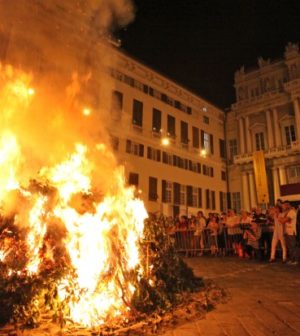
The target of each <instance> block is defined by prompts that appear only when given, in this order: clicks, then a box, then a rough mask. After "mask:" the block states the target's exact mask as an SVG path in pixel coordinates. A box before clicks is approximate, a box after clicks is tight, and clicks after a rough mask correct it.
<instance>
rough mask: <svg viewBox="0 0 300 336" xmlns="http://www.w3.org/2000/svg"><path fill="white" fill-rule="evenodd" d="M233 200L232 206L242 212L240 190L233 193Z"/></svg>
mask: <svg viewBox="0 0 300 336" xmlns="http://www.w3.org/2000/svg"><path fill="white" fill-rule="evenodd" d="M231 201H232V208H233V209H234V210H235V211H236V212H240V210H241V194H240V192H234V193H231Z"/></svg>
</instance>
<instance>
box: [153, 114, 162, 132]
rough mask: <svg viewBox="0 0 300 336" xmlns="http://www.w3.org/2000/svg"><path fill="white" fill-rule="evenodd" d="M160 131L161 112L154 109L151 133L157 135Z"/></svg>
mask: <svg viewBox="0 0 300 336" xmlns="http://www.w3.org/2000/svg"><path fill="white" fill-rule="evenodd" d="M160 130H161V111H160V110H157V109H156V108H154V109H153V110H152V131H153V132H156V133H159V132H160Z"/></svg>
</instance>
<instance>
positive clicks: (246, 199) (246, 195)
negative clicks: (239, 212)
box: [242, 173, 250, 211]
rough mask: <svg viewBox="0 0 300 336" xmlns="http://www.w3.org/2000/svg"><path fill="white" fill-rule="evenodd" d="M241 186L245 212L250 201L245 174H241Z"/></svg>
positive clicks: (248, 208)
mask: <svg viewBox="0 0 300 336" xmlns="http://www.w3.org/2000/svg"><path fill="white" fill-rule="evenodd" d="M242 186H243V189H242V190H243V209H244V210H246V211H249V210H250V199H249V188H248V175H247V173H243V174H242Z"/></svg>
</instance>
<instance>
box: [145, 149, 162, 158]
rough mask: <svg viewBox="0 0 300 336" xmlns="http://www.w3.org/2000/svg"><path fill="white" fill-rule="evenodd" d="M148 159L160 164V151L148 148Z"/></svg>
mask: <svg viewBox="0 0 300 336" xmlns="http://www.w3.org/2000/svg"><path fill="white" fill-rule="evenodd" d="M147 158H148V159H150V160H154V161H158V162H160V150H159V149H155V148H152V147H148V148H147Z"/></svg>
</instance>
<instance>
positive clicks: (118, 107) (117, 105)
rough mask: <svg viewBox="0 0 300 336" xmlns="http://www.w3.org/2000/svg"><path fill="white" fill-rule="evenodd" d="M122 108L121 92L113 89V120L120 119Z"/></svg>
mask: <svg viewBox="0 0 300 336" xmlns="http://www.w3.org/2000/svg"><path fill="white" fill-rule="evenodd" d="M122 109H123V93H122V92H119V91H113V92H112V97H111V117H112V119H113V120H116V121H118V120H120V119H121V115H122Z"/></svg>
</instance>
